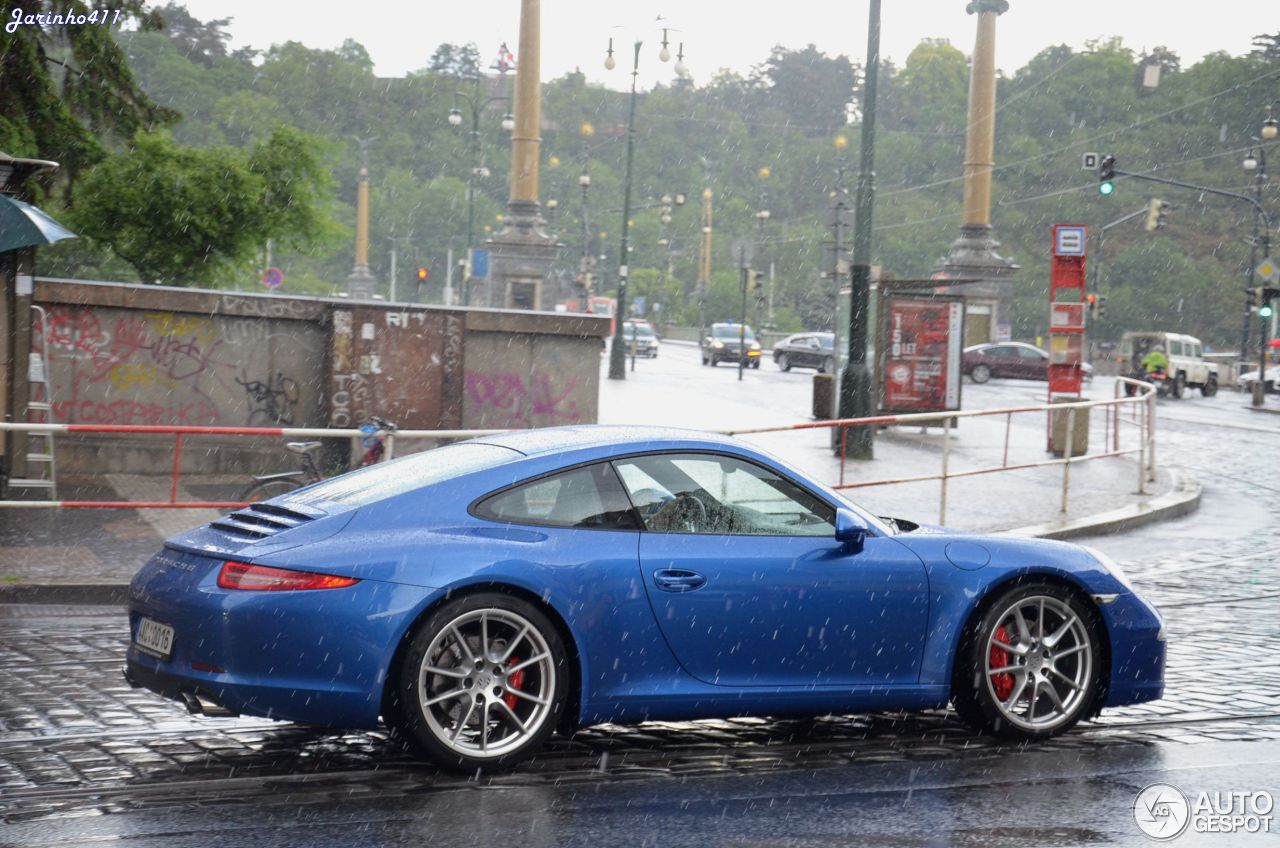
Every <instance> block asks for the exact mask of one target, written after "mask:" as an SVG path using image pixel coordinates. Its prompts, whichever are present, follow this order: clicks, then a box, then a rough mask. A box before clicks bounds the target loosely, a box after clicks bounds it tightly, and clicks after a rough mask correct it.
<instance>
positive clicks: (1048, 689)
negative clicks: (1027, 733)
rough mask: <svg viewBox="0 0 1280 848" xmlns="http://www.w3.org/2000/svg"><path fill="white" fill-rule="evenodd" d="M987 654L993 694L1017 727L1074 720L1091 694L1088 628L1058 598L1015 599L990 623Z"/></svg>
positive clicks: (987, 675) (1034, 727)
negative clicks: (994, 622) (993, 622)
mask: <svg viewBox="0 0 1280 848" xmlns="http://www.w3.org/2000/svg"><path fill="white" fill-rule="evenodd" d="M984 656H985V661H984V666H985V667H984V672H985V674H984V678H985V680H986V686H987V687H988V694H989V695H990V696H991V699H992V703H994V704H995V706H996V709H998V710H999V711H1000V715H1001V717H1002V718H1004V719H1005V720H1006V721H1008V722H1009V723H1010V724H1012V725H1014V726H1015V727H1019V728H1022V729H1024V730H1032V731H1046V730H1053V729H1054V728H1055V727H1057V726H1059V725H1061V724H1065V723H1067V722H1069V721H1071V720H1072V719H1073V717H1074V716H1075V714H1076V711H1077V710H1078V709H1079V707H1080V705H1081V704H1082V703H1083V702H1084V701H1085V700H1087V699H1088V698H1089V695H1090V690H1091V688H1092V686H1093V643H1092V642H1091V641H1090V639H1089V629H1088V627H1086V626H1085V622H1084V621H1083V620H1082V619H1081V618H1080V616H1079V614H1077V613H1076V612H1075V611H1074V610H1073V609H1072V608H1071V607H1070V606H1069V605H1067V604H1066V603H1065V602H1063V601H1061V600H1059V599H1058V598H1054V597H1051V596H1049V595H1034V596H1032V597H1029V598H1020V599H1018V600H1016V601H1014V602H1013V603H1012V604H1010V605H1009V606H1008V608H1006V609H1005V610H1004V612H1002V613H1001V614H1000V617H999V618H997V619H996V625H995V626H994V627H992V628H991V634H990V635H989V636H988V637H987V645H986V651H985V652H984Z"/></svg>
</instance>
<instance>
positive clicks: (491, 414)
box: [465, 371, 582, 427]
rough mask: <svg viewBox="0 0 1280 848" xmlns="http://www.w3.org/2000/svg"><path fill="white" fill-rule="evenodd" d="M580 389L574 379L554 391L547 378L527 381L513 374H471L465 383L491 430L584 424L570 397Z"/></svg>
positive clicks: (575, 402) (477, 408) (536, 376)
mask: <svg viewBox="0 0 1280 848" xmlns="http://www.w3.org/2000/svg"><path fill="white" fill-rule="evenodd" d="M577 387H578V381H577V380H576V379H573V378H570V379H568V380H567V381H565V382H564V383H562V384H561V385H560V387H559V388H554V387H553V386H552V383H551V378H550V377H549V376H547V375H546V374H535V375H534V376H533V377H532V378H530V379H528V380H526V379H525V378H524V377H522V376H521V375H519V374H516V373H513V372H511V371H500V372H496V373H490V374H483V373H480V372H478V371H468V372H467V376H466V383H465V388H466V392H467V398H468V399H469V400H470V402H471V405H472V410H473V413H474V414H477V415H479V416H480V417H482V419H483V421H484V422H485V425H486V426H490V427H535V426H547V425H549V424H576V423H578V422H579V421H581V420H582V419H581V414H580V412H579V410H578V402H577V401H576V400H573V399H572V398H571V397H570V395H572V394H573V392H574V390H576V389H577ZM535 418H541V419H544V420H540V421H535V420H534V419H535Z"/></svg>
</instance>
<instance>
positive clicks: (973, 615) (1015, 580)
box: [950, 571, 1111, 719]
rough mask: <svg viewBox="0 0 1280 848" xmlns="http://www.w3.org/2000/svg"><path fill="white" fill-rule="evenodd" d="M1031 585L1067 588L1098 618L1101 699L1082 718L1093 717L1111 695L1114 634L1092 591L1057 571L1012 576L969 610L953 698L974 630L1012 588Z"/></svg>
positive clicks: (955, 654)
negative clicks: (1112, 639)
mask: <svg viewBox="0 0 1280 848" xmlns="http://www.w3.org/2000/svg"><path fill="white" fill-rule="evenodd" d="M1028 583H1047V584H1050V585H1054V586H1058V587H1060V588H1063V589H1066V590H1067V591H1068V592H1070V593H1071V594H1073V595H1075V597H1076V599H1077V600H1079V601H1080V603H1081V604H1083V605H1084V606H1085V607H1086V608H1087V609H1089V610H1091V611H1092V612H1093V614H1094V617H1095V619H1096V622H1097V625H1098V630H1099V632H1101V633H1102V639H1100V640H1099V644H1098V648H1099V650H1098V657H1097V659H1098V697H1097V698H1096V699H1095V700H1094V704H1093V708H1092V710H1090V712H1089V713H1087V714H1085V715H1083V716H1081V718H1082V719H1087V718H1092V717H1093V716H1096V715H1097V714H1098V713H1099V712H1101V711H1102V708H1103V706H1104V705H1105V704H1106V702H1107V697H1108V694H1109V693H1110V690H1111V631H1110V630H1109V629H1108V628H1107V619H1106V617H1105V616H1104V615H1103V614H1102V610H1101V609H1100V608H1099V607H1098V604H1097V603H1096V602H1095V601H1094V600H1093V598H1092V597H1091V596H1090V594H1089V592H1088V591H1086V590H1085V588H1084V587H1083V586H1081V585H1080V584H1079V583H1076V582H1075V581H1073V580H1069V579H1067V578H1066V577H1063V576H1062V575H1061V574H1055V573H1053V572H1041V571H1037V572H1031V573H1025V574H1012V575H1009V576H1008V577H1006V578H1004V579H1002V580H1001V581H1000V582H998V583H995V584H993V585H991V586H989V587H987V589H986V592H985V593H984V594H983V596H982V597H981V598H980V599H979V600H978V602H977V603H976V604H974V605H973V609H971V610H969V614H968V615H967V616H966V617H965V621H964V626H963V627H961V628H960V632H959V634H958V635H957V637H956V640H955V644H954V645H952V648H951V677H950V690H951V696H952V697H953V698H954V697H955V694H956V689H957V683H958V681H959V680H960V677H961V675H963V674H964V673H965V671H967V669H962V668H961V667H960V665H961V663H962V662H963V659H964V658H963V656H962V655H961V654H962V652H963V648H964V643H965V640H966V639H967V638H968V636H969V634H970V633H972V632H973V630H974V628H976V627H977V626H978V624H979V623H980V622H981V621H982V617H983V616H984V615H986V614H987V611H988V610H989V609H991V607H992V605H994V604H995V602H996V601H997V600H999V599H1000V597H1001V596H1003V595H1004V594H1005V593H1006V592H1008V591H1009V590H1010V589H1016V588H1018V587H1019V586H1021V585H1024V584H1028Z"/></svg>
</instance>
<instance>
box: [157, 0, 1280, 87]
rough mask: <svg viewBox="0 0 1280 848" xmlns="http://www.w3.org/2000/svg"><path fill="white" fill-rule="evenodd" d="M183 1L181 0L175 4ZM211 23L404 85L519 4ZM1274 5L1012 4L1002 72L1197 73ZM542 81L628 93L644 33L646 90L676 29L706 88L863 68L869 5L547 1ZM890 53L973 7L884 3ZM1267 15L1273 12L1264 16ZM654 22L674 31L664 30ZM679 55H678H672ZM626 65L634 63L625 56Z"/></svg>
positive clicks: (815, 0)
mask: <svg viewBox="0 0 1280 848" xmlns="http://www.w3.org/2000/svg"><path fill="white" fill-rule="evenodd" d="M180 2H181V0H180ZM185 2H186V6H187V8H188V9H189V10H190V11H191V13H192V14H194V15H195V16H196V17H198V18H200V19H202V20H209V19H212V18H225V17H231V18H234V20H233V22H232V23H231V25H230V26H229V27H228V30H229V31H230V32H231V33H232V36H233V41H232V44H233V46H235V47H240V46H244V45H250V46H252V47H256V48H266V47H269V46H270V45H272V44H274V43H278V42H283V41H289V40H293V41H300V42H302V43H303V44H306V45H308V46H310V47H318V48H330V47H336V46H337V45H339V44H341V43H342V41H343V39H345V38H353V39H355V40H356V41H358V42H360V43H361V44H363V45H364V46H365V48H366V49H367V50H368V51H369V54H370V55H371V56H372V57H373V60H374V62H375V64H376V72H377V73H378V75H380V76H402V75H403V74H404V73H405V72H407V71H411V70H415V69H418V68H421V67H423V66H425V65H426V64H427V60H428V58H429V57H430V55H431V53H432V52H433V51H434V50H435V48H436V45H438V44H440V43H441V42H452V43H455V44H466V43H468V42H474V43H475V44H476V45H477V47H479V49H480V54H481V56H482V58H483V59H484V60H485V63H486V64H488V63H489V62H491V61H492V60H493V58H494V57H495V56H496V54H497V50H498V46H499V44H501V43H502V42H503V41H506V42H508V43H509V45H510V47H511V49H512V50H513V51H516V50H517V44H516V42H517V40H518V38H517V35H518V27H519V19H520V0H483V2H475V0H472V2H466V1H465V0H462V2H459V0H361V2H341V3H339V2H334V0H308V2H302V0H185ZM1273 2H1274V0H1216V2H1214V3H1213V4H1211V5H1183V4H1180V3H1172V2H1170V0H1075V2H1072V3H1063V2H1053V0H1011V2H1010V8H1009V11H1008V12H1006V13H1005V14H1004V15H1002V16H1001V18H1000V24H999V29H998V34H997V53H996V59H997V65H998V66H999V67H1000V68H1001V69H1002V70H1004V71H1006V72H1007V73H1012V72H1013V71H1015V70H1017V69H1018V68H1020V67H1021V66H1022V65H1023V64H1025V63H1026V62H1027V60H1028V59H1030V58H1031V57H1032V56H1034V55H1035V54H1036V53H1038V52H1039V51H1040V50H1041V49H1043V48H1044V47H1047V46H1049V45H1052V44H1061V43H1064V42H1065V43H1066V44H1069V45H1071V46H1072V47H1076V48H1080V47H1083V45H1084V43H1085V42H1086V41H1088V40H1090V39H1094V38H1097V37H1100V36H1117V35H1118V36H1121V37H1122V38H1123V39H1124V42H1125V44H1126V45H1127V46H1129V47H1131V48H1133V49H1134V50H1136V51H1141V50H1143V49H1144V48H1151V47H1155V46H1157V45H1164V46H1167V47H1170V48H1172V49H1173V50H1174V51H1175V52H1176V53H1178V54H1179V55H1180V56H1181V57H1182V60H1183V64H1184V65H1190V64H1192V63H1194V62H1195V61H1196V60H1198V59H1200V58H1201V57H1203V56H1204V55H1205V54H1207V53H1212V52H1214V51H1217V50H1225V51H1226V52H1228V53H1231V54H1233V55H1239V54H1242V53H1246V52H1248V50H1249V49H1250V41H1251V39H1252V37H1253V36H1254V35H1257V34H1259V33H1261V32H1272V33H1274V32H1277V31H1280V16H1277V15H1276V14H1275V13H1274V10H1275V8H1276V7H1275V6H1274V5H1272V3H1273ZM541 5H542V35H543V38H542V44H543V50H542V77H543V79H554V78H556V77H559V76H562V75H564V74H565V73H568V72H570V71H572V70H574V68H577V67H580V68H581V69H582V70H583V71H584V72H585V73H586V74H587V77H588V78H589V79H590V80H592V81H593V82H599V83H603V84H606V85H610V86H611V87H617V88H621V87H625V85H626V84H627V83H628V82H629V80H627V79H625V76H626V75H625V73H624V71H623V67H622V66H623V64H624V62H623V61H621V60H620V61H619V68H618V69H617V70H615V71H614V72H613V73H612V74H609V73H607V72H606V71H605V70H604V67H603V61H604V49H605V46H606V43H607V41H608V38H609V36H610V35H613V36H615V39H616V42H615V46H617V45H618V44H621V43H623V42H627V43H632V42H634V40H635V38H636V36H637V35H640V36H641V37H642V38H644V40H645V41H646V43H648V42H649V41H650V40H652V41H653V51H652V52H650V53H645V54H642V56H641V63H640V65H641V77H640V83H641V86H642V87H645V86H646V85H647V84H650V83H651V82H652V81H654V80H658V79H669V78H670V76H671V71H670V67H669V66H663V65H662V64H661V63H660V62H658V61H657V57H656V52H657V42H658V41H659V40H660V37H661V33H660V30H659V29H658V28H659V27H661V26H662V25H663V23H666V24H667V25H668V26H670V27H672V28H678V29H679V30H680V32H679V33H673V34H672V40H673V41H684V42H685V52H686V60H685V61H686V64H687V66H688V68H689V71H690V73H691V74H692V75H693V78H694V80H695V82H697V83H699V84H701V83H704V82H706V81H707V79H708V78H709V77H710V76H711V75H712V74H713V73H715V72H716V71H717V70H718V69H720V68H731V69H733V70H735V71H738V72H739V73H743V74H746V73H748V72H749V71H750V69H751V68H752V67H753V66H754V65H757V64H759V63H761V62H762V61H764V60H765V59H766V58H767V57H768V55H769V50H770V48H771V47H773V46H774V45H775V44H781V45H783V46H785V47H793V48H800V47H804V46H805V45H807V44H809V43H813V44H816V45H817V46H818V48H819V49H820V50H822V51H823V52H825V53H827V54H829V55H838V54H842V53H843V54H845V55H848V56H849V57H850V58H852V59H854V60H855V61H858V60H860V59H861V58H862V57H863V56H864V55H865V53H866V46H867V8H868V4H867V2H866V0H842V2H835V0H785V2H780V3H770V4H765V3H760V2H742V0H737V2H728V0H683V2H679V3H673V2H670V0H621V2H619V0H543V2H542V4H541ZM883 5H884V10H883V23H882V34H881V52H882V54H883V55H884V56H885V57H886V58H888V59H891V60H893V61H894V62H896V63H898V64H899V65H901V63H902V62H903V60H904V59H906V57H907V54H908V53H910V52H911V50H912V48H913V47H915V46H916V44H918V43H919V42H920V40H921V39H924V38H945V39H948V40H949V41H950V42H951V43H952V44H954V45H956V46H957V47H959V48H960V49H961V50H963V51H964V52H965V53H966V54H968V53H970V52H972V49H973V38H974V32H975V30H974V18H973V16H971V15H968V14H966V13H965V6H966V5H967V0H887V2H885V3H884V4H883ZM1268 8H1270V9H1272V12H1271V13H1268V12H1267V11H1266V10H1267V9H1268ZM659 15H662V16H665V17H666V18H667V19H668V20H667V21H665V22H659V21H658V20H657V19H658V17H659ZM672 50H673V51H674V50H675V45H674V44H673V46H672ZM626 58H627V60H629V59H630V57H629V56H627V57H626Z"/></svg>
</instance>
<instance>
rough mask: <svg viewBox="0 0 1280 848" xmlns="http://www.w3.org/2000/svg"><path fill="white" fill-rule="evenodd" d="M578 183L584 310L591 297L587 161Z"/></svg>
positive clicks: (588, 175) (589, 178)
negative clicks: (580, 209)
mask: <svg viewBox="0 0 1280 848" xmlns="http://www.w3.org/2000/svg"><path fill="white" fill-rule="evenodd" d="M578 185H579V186H580V187H581V188H582V260H581V262H580V263H579V268H580V270H581V273H582V297H583V301H584V303H583V304H582V308H583V309H584V310H585V309H586V308H587V304H586V303H585V301H586V299H587V298H589V297H591V226H590V224H588V222H587V194H588V192H589V191H590V190H591V174H590V173H589V172H588V171H587V163H586V162H583V163H582V173H581V174H579V175H578Z"/></svg>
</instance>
